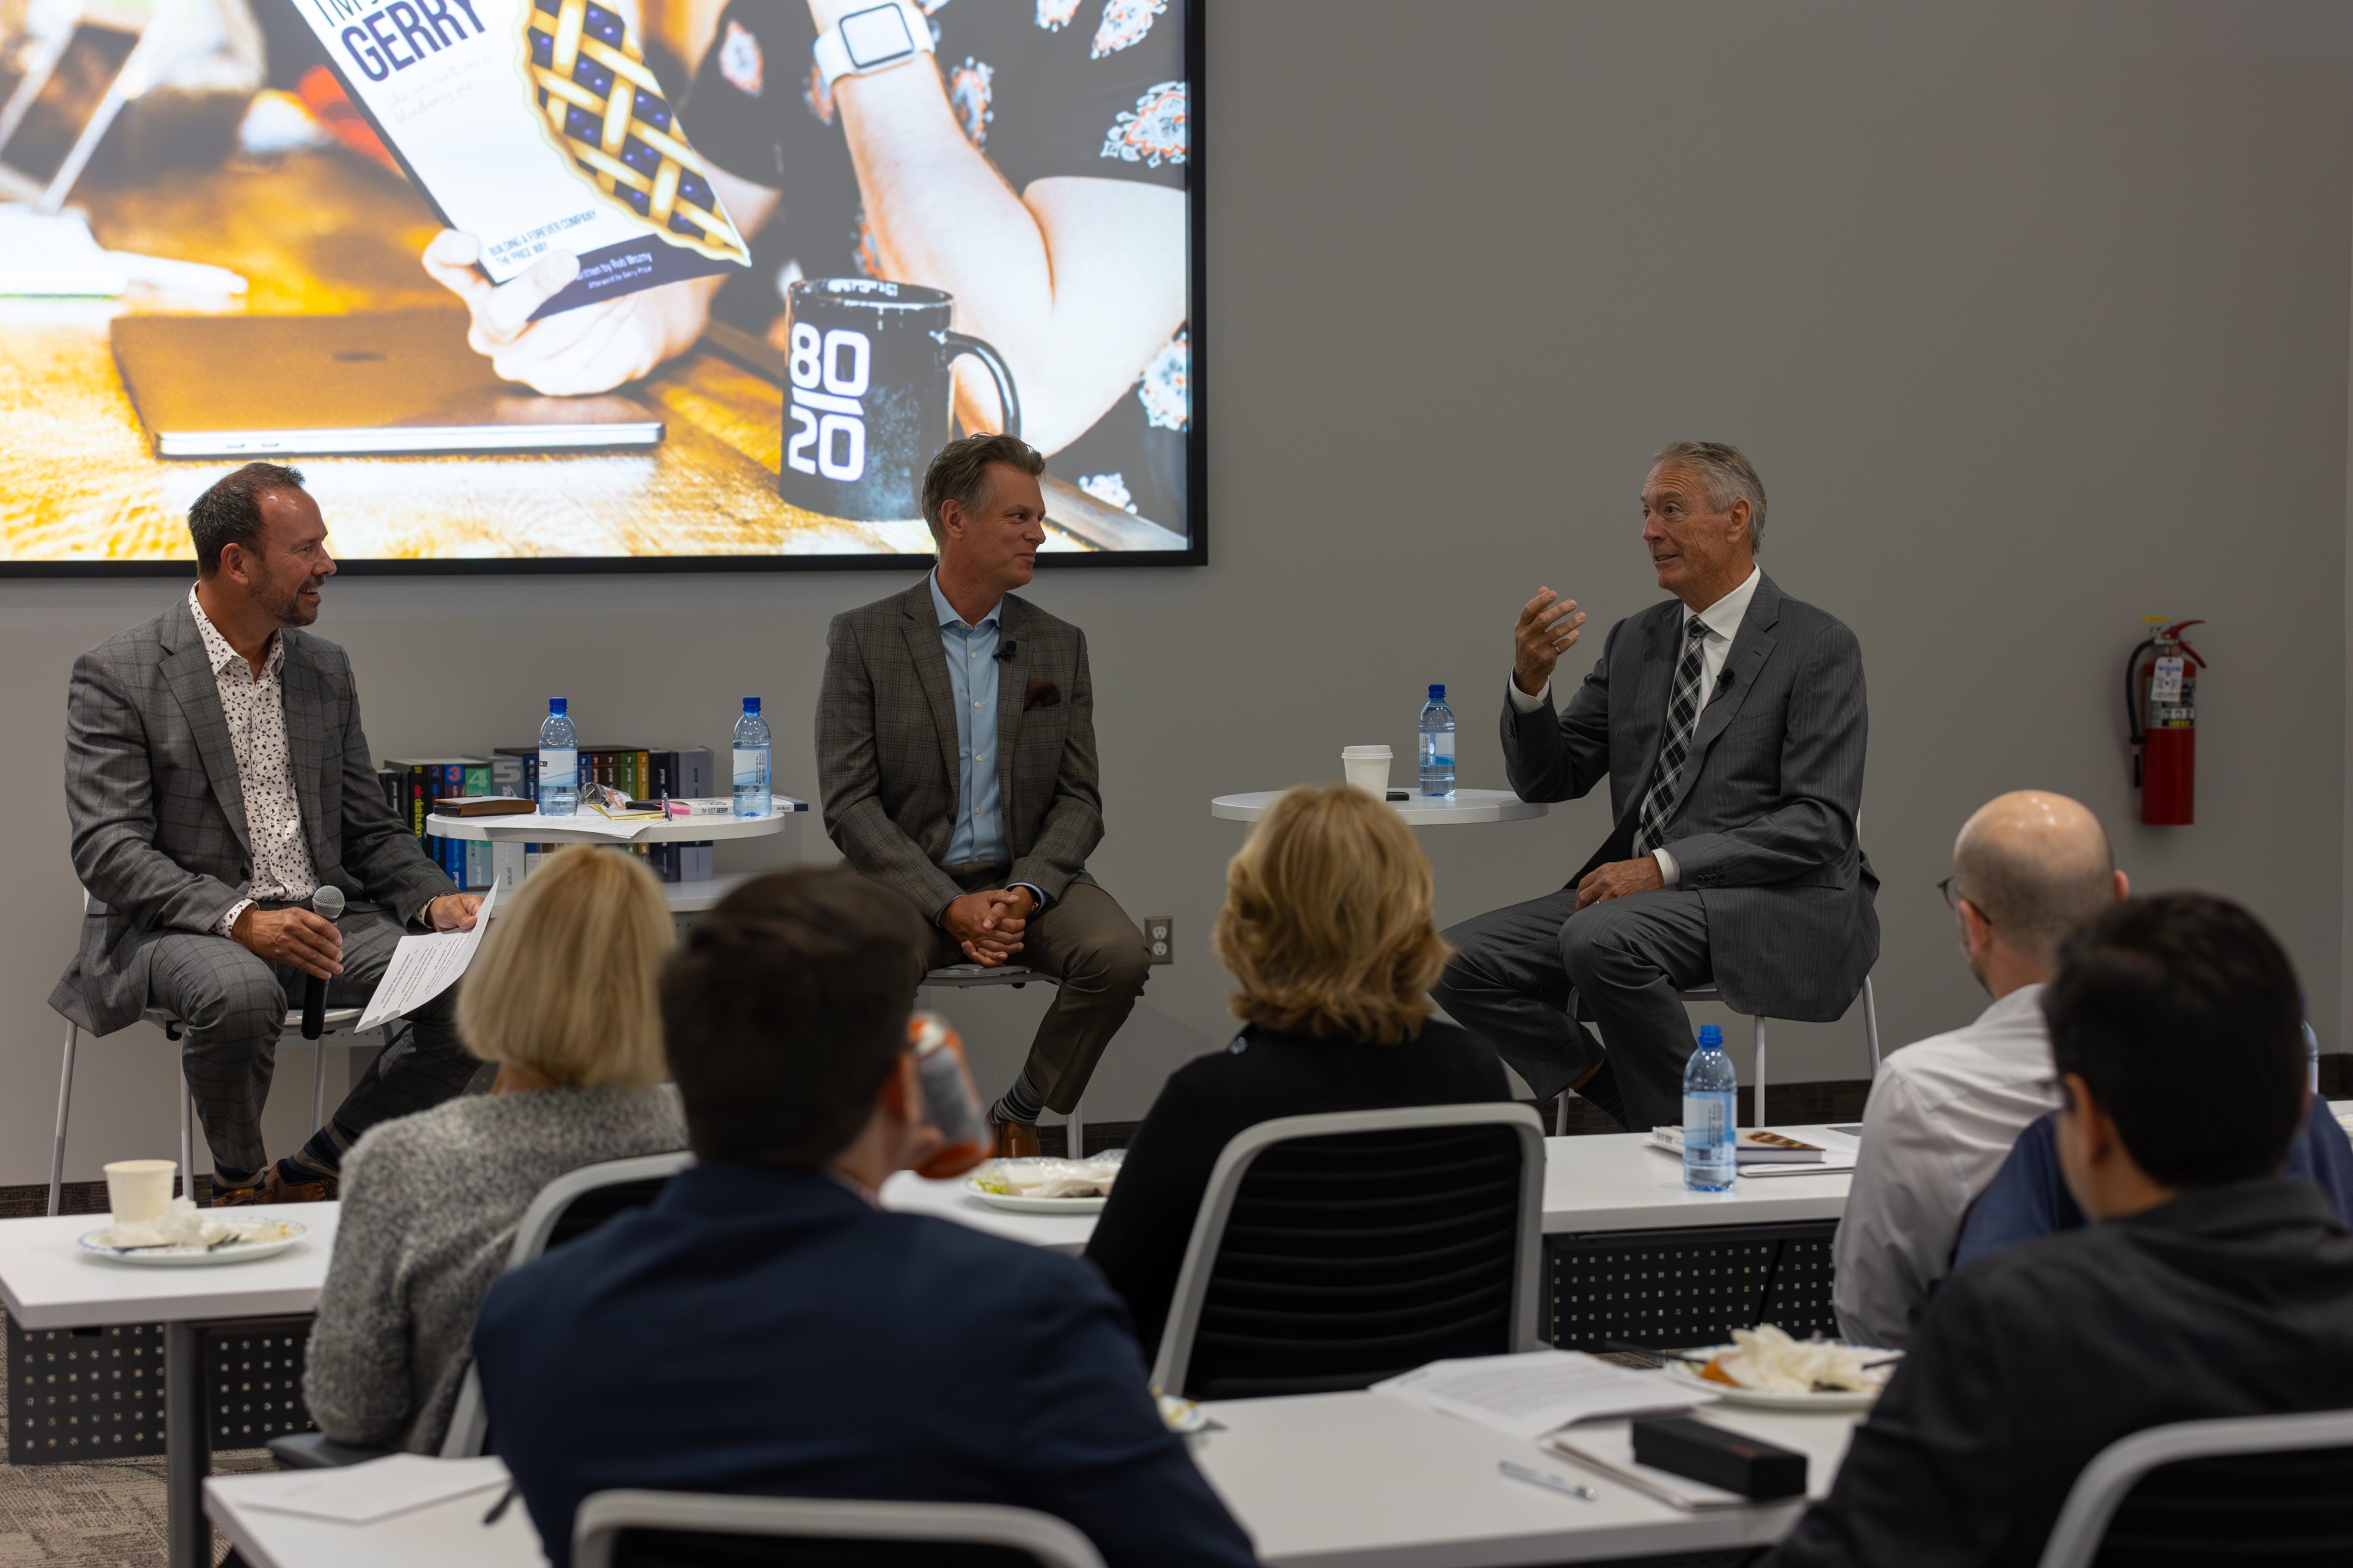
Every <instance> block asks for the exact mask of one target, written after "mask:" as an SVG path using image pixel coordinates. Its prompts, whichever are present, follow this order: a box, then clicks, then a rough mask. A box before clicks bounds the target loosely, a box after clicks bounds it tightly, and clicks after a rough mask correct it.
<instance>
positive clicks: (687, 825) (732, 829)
mask: <svg viewBox="0 0 2353 1568" xmlns="http://www.w3.org/2000/svg"><path fill="white" fill-rule="evenodd" d="M807 815H808V802H807V801H805V800H795V799H793V798H792V797H791V796H789V795H778V796H776V815H775V816H673V817H649V818H648V819H646V820H645V821H643V822H608V821H607V820H606V819H605V818H604V817H601V816H596V814H595V813H594V812H586V813H583V814H582V815H580V816H540V815H539V813H537V812H535V811H530V812H522V813H520V814H518V815H516V816H431V815H428V816H427V817H426V818H425V831H426V832H427V833H428V834H431V835H432V836H433V837H436V838H480V839H488V840H490V841H491V843H494V844H496V843H507V844H512V843H517V842H521V843H525V844H712V843H716V842H717V841H718V840H720V839H722V838H765V837H767V836H768V835H769V834H771V833H782V832H783V831H784V830H785V829H786V826H790V825H791V824H793V823H796V822H797V821H799V819H800V818H802V817H804V816H807ZM590 823H593V824H595V825H596V826H593V827H592V826H586V824H590Z"/></svg>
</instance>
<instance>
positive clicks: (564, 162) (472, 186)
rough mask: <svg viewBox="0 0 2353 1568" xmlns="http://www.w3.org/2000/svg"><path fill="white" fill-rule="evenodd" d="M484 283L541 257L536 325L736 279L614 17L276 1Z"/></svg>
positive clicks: (411, 3) (729, 228)
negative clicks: (456, 235) (573, 275)
mask: <svg viewBox="0 0 2353 1568" xmlns="http://www.w3.org/2000/svg"><path fill="white" fill-rule="evenodd" d="M284 3H286V4H290V5H293V6H294V8H295V9H296V10H297V11H299V12H300V13H301V16H302V19H303V20H304V21H305V22H307V23H309V24H310V26H311V31H312V32H314V33H316V34H318V36H319V40H320V42H321V43H322V44H324V45H325V46H326V49H327V55H328V58H330V59H332V61H333V62H334V66H335V70H336V73H337V74H338V75H339V76H341V77H342V78H343V86H344V88H345V89H346V90H347V91H349V92H350V94H351V96H352V100H353V102H355V103H357V104H358V105H359V106H360V108H361V109H362V110H364V112H365V113H366V115H367V117H368V119H369V120H370V121H373V122H374V123H375V129H376V132H377V133H378V134H379V135H381V136H382V137H383V138H384V140H385V144H386V145H387V146H389V147H391V148H392V150H393V151H394V153H396V154H397V155H398V156H399V158H400V161H401V163H402V164H403V165H404V166H405V167H406V169H407V171H408V174H409V177H410V178H411V179H412V180H414V181H415V182H416V183H417V186H418V187H419V188H420V189H421V190H422V191H423V192H424V193H425V195H426V197H427V199H428V200H429V201H431V202H432V203H433V205H434V206H435V208H436V209H437V210H438V212H439V214H440V216H441V218H442V221H444V222H445V223H447V224H448V226H450V227H452V228H454V229H458V230H459V231H460V232H462V233H465V234H470V235H472V236H473V237H475V238H476V239H478V240H480V242H481V247H482V258H481V264H482V269H483V270H484V271H485V272H487V273H489V274H490V277H491V281H492V282H494V283H504V282H507V281H509V280H510V279H514V278H517V277H519V276H521V275H522V273H524V272H526V271H528V270H529V269H530V268H532V267H533V265H534V264H536V263H537V262H538V261H539V260H540V259H541V258H543V257H544V256H546V255H548V254H549V253H550V252H552V251H556V250H568V251H571V252H573V253H574V254H575V255H576V256H578V257H579V258H580V276H579V277H578V278H577V279H575V280H574V281H573V282H572V283H571V284H569V285H568V286H566V287H565V289H564V290H563V292H561V293H559V294H557V295H556V296H555V297H554V299H552V300H548V301H547V303H546V304H544V305H543V306H542V307H540V309H539V310H537V311H536V312H535V313H534V314H535V316H549V315H554V314H555V313H557V312H559V311H563V310H576V309H578V308H579V307H580V306H583V305H593V304H596V303H597V302H598V301H600V300H611V299H617V298H619V297H620V296H622V295H624V294H634V293H636V292H637V291H638V289H651V288H655V287H658V286H659V285H660V284H664V283H675V282H678V281H679V280H680V279H687V278H703V277H708V276H710V275H712V274H713V273H718V272H723V271H725V270H727V269H728V268H731V267H749V266H750V265H751V255H750V253H749V252H748V251H747V250H745V248H744V239H743V237H742V236H741V235H739V234H737V233H736V232H735V226H734V224H733V222H732V221H730V219H729V218H728V216H727V212H726V209H725V208H724V207H723V206H722V205H720V201H719V194H718V193H717V192H716V191H714V190H712V187H711V182H710V180H709V179H708V178H706V177H705V173H704V167H703V163H702V158H701V157H700V156H699V155H698V154H697V153H695V151H694V149H693V147H692V146H691V144H689V142H687V139H686V132H685V131H684V130H683V129H682V128H681V126H680V124H679V121H678V113H677V111H676V110H674V109H673V108H672V107H671V105H670V99H669V98H668V97H667V96H666V95H665V94H664V93H663V91H662V89H661V84H660V83H659V82H658V81H656V80H655V79H654V73H653V72H652V71H650V70H649V69H647V68H646V64H645V60H644V58H643V57H642V55H641V54H640V52H639V49H638V40H637V38H636V37H635V36H634V34H633V33H632V32H631V30H630V28H629V26H628V24H627V22H626V21H625V20H624V19H623V17H622V16H621V15H620V14H619V13H618V12H617V11H614V10H610V9H608V8H607V6H604V5H597V4H596V3H595V0H284Z"/></svg>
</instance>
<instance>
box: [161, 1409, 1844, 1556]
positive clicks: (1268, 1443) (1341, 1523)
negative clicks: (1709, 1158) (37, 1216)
mask: <svg viewBox="0 0 2353 1568" xmlns="http://www.w3.org/2000/svg"><path fill="white" fill-rule="evenodd" d="M1207 1409H1208V1412H1209V1414H1210V1415H1211V1417H1212V1418H1213V1419H1214V1420H1215V1421H1216V1422H1217V1424H1218V1429H1216V1430H1212V1431H1209V1432H1207V1433H1204V1434H1201V1435H1200V1436H1195V1437H1192V1438H1189V1439H1187V1444H1188V1446H1189V1447H1191V1448H1192V1450H1193V1457H1194V1458H1195V1460H1196V1461H1197V1462H1198V1464H1199V1465H1200V1467H1201V1470H1202V1473H1203V1474H1204V1475H1206V1476H1207V1477H1208V1480H1209V1484H1210V1485H1211V1486H1212V1487H1214V1488H1215V1489H1217V1491H1218V1495H1219V1497H1221V1498H1222V1499H1223V1500H1225V1503H1226V1506H1227V1507H1228V1508H1229V1509H1231V1510H1233V1514H1234V1517H1235V1518H1236V1519H1237V1520H1238V1521H1240V1523H1241V1526H1242V1528H1243V1529H1244V1530H1246V1531H1249V1532H1250V1537H1251V1539H1252V1540H1253V1541H1255V1542H1257V1543H1258V1550H1259V1556H1260V1558H1261V1561H1263V1562H1264V1563H1268V1564H1269V1565H1270V1568H1512V1565H1514V1564H1524V1563H1525V1564H1535V1563H1574V1562H1591V1561H1594V1560H1597V1559H1607V1558H1613V1557H1635V1556H1648V1555H1653V1554H1661V1553H1667V1552H1704V1551H1711V1550H1716V1549H1721V1548H1727V1547H1737V1546H1758V1545H1764V1544H1767V1543H1768V1542H1774V1541H1778V1539H1780V1537H1781V1536H1782V1535H1784V1534H1786V1533H1787V1532H1788V1529H1789V1526H1790V1525H1791V1524H1792V1523H1793V1522H1795V1521H1796V1519H1797V1517H1798V1514H1799V1510H1800V1509H1801V1507H1802V1506H1803V1505H1802V1504H1800V1503H1799V1502H1798V1501H1796V1500H1790V1501H1788V1502H1778V1503H1766V1504H1759V1505H1757V1506H1755V1507H1747V1508H1732V1509H1724V1510H1713V1511H1709V1512H1704V1513H1684V1512H1683V1511H1681V1510H1677V1509H1674V1508H1672V1507H1670V1506H1669V1505H1667V1504H1665V1503H1662V1502H1658V1501H1655V1500H1652V1499H1651V1498H1650V1497H1648V1496H1647V1495H1645V1494H1643V1493H1641V1492H1638V1491H1635V1490H1633V1489H1630V1488H1629V1487H1626V1486H1624V1485H1622V1484H1620V1483H1619V1482H1617V1481H1613V1480H1611V1479H1609V1478H1608V1477H1606V1476H1601V1475H1598V1474H1595V1473H1593V1472H1591V1471H1588V1470H1584V1469H1581V1468H1578V1467H1577V1465H1576V1464H1574V1463H1573V1462H1572V1461H1570V1460H1567V1459H1565V1458H1560V1457H1558V1456H1556V1455H1554V1454H1552V1453H1550V1452H1548V1451H1546V1450H1545V1449H1544V1448H1542V1447H1540V1446H1538V1445H1537V1444H1536V1443H1535V1442H1534V1441H1532V1440H1529V1439H1526V1438H1520V1437H1507V1436H1504V1435H1503V1434H1501V1433H1499V1432H1491V1431H1489V1430H1488V1429H1486V1428H1485V1427H1483V1426H1474V1425H1472V1423H1470V1422H1467V1421H1458V1420H1455V1419H1453V1418H1452V1417H1451V1416H1445V1415H1437V1414H1435V1413H1433V1412H1430V1411H1427V1410H1422V1409H1419V1408H1418V1407H1416V1406H1413V1405H1406V1404H1404V1403H1402V1402H1400V1401H1398V1400H1394V1399H1389V1398H1388V1397H1386V1396H1384V1395H1381V1394H1305V1395H1302V1396H1299V1397H1296V1398H1290V1399H1250V1400H1228V1401H1222V1402H1219V1403H1214V1404H1211V1405H1208V1406H1207ZM1707 1418H1708V1419H1709V1420H1712V1421H1715V1422H1717V1423H1719V1424H1721V1425H1723V1426H1729V1427H1732V1428H1733V1429H1735V1430H1736V1431H1741V1432H1746V1433H1747V1434H1749V1435H1750V1436H1757V1437H1762V1438H1765V1439H1767V1440H1768V1441H1771V1442H1775V1443H1778V1444H1780V1445H1781V1446H1783V1447H1789V1448H1796V1449H1798V1450H1799V1451H1801V1452H1803V1453H1805V1454H1807V1455H1809V1456H1810V1458H1811V1459H1812V1463H1811V1465H1810V1467H1809V1470H1810V1473H1809V1476H1808V1489H1809V1491H1810V1493H1811V1495H1813V1496H1817V1497H1819V1496H1820V1495H1821V1494H1822V1493H1823V1492H1824V1491H1826V1490H1828V1489H1829V1487H1830V1483H1831V1478H1832V1476H1833V1475H1835V1474H1836V1472H1837V1468H1838V1464H1839V1461H1840V1460H1841V1458H1844V1456H1845V1453H1846V1446H1847V1439H1848V1436H1849V1435H1850V1434H1851V1433H1852V1431H1853V1428H1854V1418H1853V1417H1852V1416H1846V1415H1768V1414H1766V1413H1763V1412H1757V1411H1735V1410H1734V1409H1732V1408H1731V1407H1730V1406H1727V1405H1716V1406H1714V1407H1712V1408H1711V1410H1710V1411H1709V1413H1708V1416H1707ZM1503 1459H1513V1460H1516V1461H1518V1462H1520V1463H1523V1464H1527V1465H1532V1466H1535V1467H1536V1468H1541V1469H1545V1470H1549V1471H1551V1472H1552V1473H1554V1474H1556V1475H1560V1476H1566V1477H1568V1478H1570V1479H1575V1480H1577V1481H1581V1482H1583V1483H1584V1484H1586V1485H1588V1486H1590V1487H1592V1488H1593V1489H1594V1490H1595V1491H1597V1492H1599V1494H1600V1496H1599V1498H1598V1499H1597V1500H1594V1501H1591V1502H1583V1501H1579V1500H1577V1499H1574V1498H1567V1497H1561V1496H1558V1495H1556V1494H1555V1493H1551V1492H1547V1491H1544V1490H1542V1489H1538V1488H1535V1487H1531V1486H1529V1485H1527V1484H1526V1483H1525V1482H1522V1481H1515V1480H1510V1479H1505V1478H1504V1476H1502V1475H1500V1474H1498V1473H1497V1471H1496V1468H1495V1467H1496V1464H1497V1462H1498V1461H1499V1460H1503ZM300 1479H301V1472H300V1471H284V1472H278V1473H274V1474H261V1475H247V1476H216V1477H214V1478H213V1479H210V1480H207V1481H206V1483H205V1511H206V1513H208V1514H210V1515H211V1516H212V1518H213V1521H214V1522H215V1523H216V1524H218V1525H219V1526H220V1527H221V1529H222V1530H223V1531H226V1532H227V1535H228V1537H229V1539H230V1540H231V1541H233V1542H236V1543H237V1550H238V1551H239V1552H243V1553H244V1555H245V1558H246V1560H247V1561H248V1563H252V1564H253V1565H254V1568H411V1565H413V1564H415V1563H433V1564H435V1565H436V1568H540V1564H542V1563H544V1562H545V1558H544V1557H543V1555H542V1554H541V1552H540V1550H539V1542H538V1539H537V1537H536V1536H535V1535H534V1534H533V1531H532V1527H531V1524H530V1522H529V1517H528V1515H527V1514H526V1513H525V1512H524V1510H523V1509H522V1505H521V1503H520V1502H518V1503H517V1504H516V1505H515V1506H514V1507H512V1508H510V1509H509V1510H507V1512H506V1513H505V1515H504V1516H503V1517H502V1518H501V1520H500V1521H499V1522H498V1523H497V1524H496V1525H494V1526H491V1527H490V1528H487V1529H486V1528H484V1527H483V1524H482V1515H483V1514H484V1513H485V1512H487V1511H488V1510H489V1509H490V1506H491V1503H492V1501H494V1500H496V1498H497V1495H498V1494H497V1493H496V1492H475V1493H472V1494H470V1495H469V1496H466V1497H461V1498H455V1499H452V1500H449V1501H448V1502H443V1503H438V1504H436V1505H434V1506H433V1507H430V1508H424V1509H419V1510H416V1511H414V1512H411V1513H406V1514H400V1515H396V1517H394V1518H391V1519H387V1520H382V1521H377V1522H376V1523H375V1524H369V1525H353V1524H336V1523H332V1522H330V1521H325V1520H315V1519H304V1518H301V1517H300V1516H298V1515H295V1514H290V1513H280V1512H276V1511H274V1510H269V1509H266V1508H255V1507H253V1506H252V1504H253V1503H255V1502H256V1501H258V1500H265V1499H267V1498H268V1497H269V1495H270V1493H271V1492H273V1491H275V1490H277V1489H280V1488H282V1487H285V1486H287V1485H289V1484H290V1483H294V1482H297V1481H299V1480H300Z"/></svg>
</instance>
